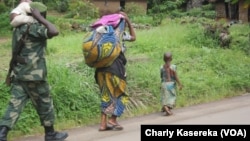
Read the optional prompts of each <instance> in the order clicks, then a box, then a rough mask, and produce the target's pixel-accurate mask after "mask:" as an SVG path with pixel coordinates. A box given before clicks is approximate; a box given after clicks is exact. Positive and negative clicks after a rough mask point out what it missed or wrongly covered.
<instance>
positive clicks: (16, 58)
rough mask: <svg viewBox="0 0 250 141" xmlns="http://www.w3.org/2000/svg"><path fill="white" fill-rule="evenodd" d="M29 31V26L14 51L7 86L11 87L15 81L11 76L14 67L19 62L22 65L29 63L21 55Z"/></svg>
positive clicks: (6, 81) (6, 80)
mask: <svg viewBox="0 0 250 141" xmlns="http://www.w3.org/2000/svg"><path fill="white" fill-rule="evenodd" d="M28 31H29V25H28V27H27V30H26V32H25V34H23V35H22V38H21V39H20V40H18V42H17V44H16V47H15V48H14V50H13V51H12V58H11V60H10V64H9V70H8V74H7V76H6V78H5V84H6V85H7V86H10V85H11V82H12V80H13V76H11V72H12V70H13V68H14V66H15V65H16V64H17V62H18V63H21V64H26V62H27V61H26V60H25V59H24V58H22V57H20V56H19V54H20V53H21V50H22V48H23V46H24V41H25V40H26V37H27V34H28Z"/></svg>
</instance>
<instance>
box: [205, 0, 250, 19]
mask: <svg viewBox="0 0 250 141" xmlns="http://www.w3.org/2000/svg"><path fill="white" fill-rule="evenodd" d="M244 1H245V0H239V2H237V3H235V4H232V3H230V2H225V0H210V2H211V3H214V4H215V10H216V14H217V15H216V17H217V19H221V18H225V19H228V20H234V21H241V22H243V23H246V22H250V8H249V7H245V6H244Z"/></svg>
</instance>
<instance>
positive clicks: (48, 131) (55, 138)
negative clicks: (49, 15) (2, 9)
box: [0, 4, 68, 141]
mask: <svg viewBox="0 0 250 141" xmlns="http://www.w3.org/2000/svg"><path fill="white" fill-rule="evenodd" d="M41 6H44V5H42V4H41ZM40 9H41V8H40ZM41 12H45V11H41V10H39V8H33V9H32V14H33V17H35V18H36V19H37V21H38V22H37V23H32V24H24V25H21V26H20V27H18V28H15V29H14V31H13V38H12V49H15V47H16V44H17V42H18V40H20V38H21V37H22V35H23V34H26V35H27V36H26V39H25V40H24V46H23V48H22V51H21V53H20V54H19V59H20V58H21V59H20V60H22V61H20V60H19V61H18V60H17V64H16V65H15V67H14V68H13V72H12V74H13V75H14V79H13V81H12V85H11V94H12V95H11V99H10V102H9V105H8V107H7V110H6V112H5V114H4V115H3V117H2V119H1V120H0V141H7V134H8V131H9V130H11V129H12V128H13V126H14V125H15V123H16V122H17V120H18V118H19V116H20V114H21V112H22V109H23V108H24V107H25V105H26V103H27V102H28V100H29V99H30V100H31V101H32V104H33V105H34V107H35V109H36V111H37V113H38V115H39V118H40V122H41V125H42V126H44V129H45V141H63V140H64V139H65V138H67V136H68V134H67V133H64V132H57V131H54V127H53V125H54V120H55V115H54V107H53V100H52V97H51V95H50V89H49V84H48V82H47V80H46V78H47V68H46V60H45V48H46V46H47V43H46V40H47V39H50V38H52V37H53V36H57V35H58V34H59V32H58V31H57V29H56V28H55V26H54V25H53V24H51V23H50V22H49V21H47V20H46V19H45V18H44V17H46V14H44V15H45V16H42V15H43V14H41Z"/></svg>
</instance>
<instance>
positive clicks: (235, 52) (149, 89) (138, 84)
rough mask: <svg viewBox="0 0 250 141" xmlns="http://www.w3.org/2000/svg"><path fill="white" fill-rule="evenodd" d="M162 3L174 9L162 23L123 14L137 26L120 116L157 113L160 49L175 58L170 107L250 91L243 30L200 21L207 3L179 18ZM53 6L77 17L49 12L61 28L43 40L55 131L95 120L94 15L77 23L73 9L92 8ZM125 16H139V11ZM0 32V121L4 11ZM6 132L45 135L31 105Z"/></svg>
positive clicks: (249, 40) (7, 40)
mask: <svg viewBox="0 0 250 141" xmlns="http://www.w3.org/2000/svg"><path fill="white" fill-rule="evenodd" d="M46 2H47V1H46ZM62 2H65V1H62ZM168 4H169V5H167V6H169V7H172V11H166V13H164V15H160V16H161V17H155V16H157V11H156V12H155V11H154V12H152V13H155V15H154V14H152V15H151V14H149V15H150V16H146V15H144V16H143V15H140V14H138V15H136V14H131V13H129V16H130V17H131V20H132V22H133V23H136V34H137V40H136V41H135V42H128V43H127V44H126V45H127V52H126V57H127V59H128V64H127V74H128V79H127V81H128V94H130V96H131V97H130V103H129V104H128V106H127V110H126V113H125V114H124V115H123V117H122V118H129V117H133V116H139V115H144V114H148V113H153V112H159V111H160V107H161V106H160V89H159V88H160V66H161V65H162V64H163V59H162V57H163V52H166V51H171V52H172V53H173V57H174V59H173V63H175V64H177V69H178V73H179V77H180V79H181V81H182V83H183V85H184V88H183V90H182V91H178V99H177V105H176V108H180V107H184V106H189V105H194V104H199V103H204V102H210V101H215V100H219V99H223V98H227V97H232V96H236V95H241V94H244V93H246V92H250V81H249V80H250V73H249V68H250V63H249V62H250V56H249V55H250V34H249V33H250V27H249V25H247V24H240V23H237V24H233V25H232V26H230V27H228V24H227V23H226V22H224V21H218V22H215V21H213V20H211V19H207V18H203V17H202V16H204V15H206V17H208V18H212V17H213V16H214V12H213V11H211V10H210V11H208V12H205V13H203V14H202V13H201V12H200V11H204V9H205V10H209V9H210V8H211V7H210V5H208V6H206V7H203V8H202V9H193V11H192V10H191V11H189V12H188V13H185V12H181V11H179V10H176V7H177V6H178V5H179V3H177V4H176V3H168ZM58 5H61V6H59V7H60V8H59V11H65V9H69V10H70V9H75V11H74V10H71V11H70V12H67V13H65V14H64V15H57V14H58V13H56V12H54V11H53V10H52V11H49V14H48V19H49V20H50V21H52V22H53V23H55V24H56V26H57V27H58V29H59V30H60V36H57V37H55V38H53V39H51V40H48V48H47V63H48V71H49V74H48V79H49V83H50V85H51V94H52V96H53V98H54V104H55V109H56V116H57V121H56V128H57V129H69V128H72V127H76V126H86V125H91V124H96V123H99V114H100V111H99V110H100V109H99V91H98V88H97V85H96V84H95V81H94V69H93V68H89V67H88V66H87V65H85V64H84V60H83V59H84V58H83V55H82V49H81V48H82V41H83V38H84V37H85V35H86V34H87V32H86V28H87V27H88V25H89V24H90V23H91V22H92V21H93V17H95V16H96V15H95V14H96V11H95V9H93V11H92V12H91V13H88V12H87V11H86V12H82V13H85V14H87V15H88V14H92V15H93V17H92V18H81V17H82V16H86V15H79V14H77V12H79V11H77V10H76V9H77V8H79V9H81V8H82V9H86V8H85V6H86V7H88V6H91V5H87V4H86V5H85V4H83V3H81V5H80V6H81V7H77V5H74V3H71V4H69V6H68V5H67V3H60V2H59V1H57V4H56V6H58ZM158 6H162V5H158ZM57 8H58V7H57ZM161 8H163V10H164V9H166V8H168V7H161ZM127 10H128V11H132V12H135V13H140V11H141V9H138V8H137V7H135V8H131V9H127ZM154 10H157V8H156V9H154ZM152 11H153V10H152ZM165 14H168V15H169V16H168V17H169V18H167V16H165ZM65 15H66V16H65ZM188 15H189V16H188ZM195 15H196V16H195ZM86 17H90V16H86ZM174 17H175V18H174ZM156 18H159V19H158V20H156ZM145 25H147V26H145ZM0 26H1V27H2V28H1V30H0V35H1V40H0V43H1V44H0V47H1V52H0V60H1V65H0V99H1V103H0V107H3V108H1V109H0V115H3V113H4V111H5V108H4V107H6V106H7V104H8V100H9V98H10V94H9V89H10V88H9V87H6V86H5V85H4V84H3V83H4V80H5V76H6V74H7V70H8V63H9V60H10V54H11V53H10V52H11V27H10V25H9V20H8V13H4V14H1V15H0ZM73 26H74V28H72V27H73ZM224 30H226V31H227V32H228V33H230V38H229V39H230V40H229V41H230V42H228V44H227V46H221V41H220V37H219V36H220V33H221V32H222V31H224ZM2 37H4V40H2ZM29 125H32V126H29ZM34 129H35V130H34ZM11 132H12V133H11V134H9V136H10V138H15V137H18V136H23V135H28V134H40V133H43V129H42V128H41V127H40V123H39V121H38V117H37V114H36V112H35V110H34V109H33V107H32V105H31V103H28V105H27V106H26V108H25V109H24V111H23V113H22V115H21V117H20V119H19V122H18V123H17V124H16V126H15V128H14V129H13V130H12V131H11Z"/></svg>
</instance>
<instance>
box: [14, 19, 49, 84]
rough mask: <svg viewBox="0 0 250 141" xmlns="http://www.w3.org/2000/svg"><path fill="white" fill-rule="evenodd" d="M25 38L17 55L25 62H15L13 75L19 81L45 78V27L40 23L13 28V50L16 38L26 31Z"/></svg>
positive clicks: (19, 37)
mask: <svg viewBox="0 0 250 141" xmlns="http://www.w3.org/2000/svg"><path fill="white" fill-rule="evenodd" d="M27 28H29V30H28V33H27V36H26V37H27V38H26V39H25V41H24V46H23V47H22V51H21V53H20V54H19V56H20V57H21V58H23V59H25V63H17V64H16V65H15V67H14V68H13V72H14V77H15V79H17V80H21V81H41V80H46V77H47V68H46V60H45V48H46V46H47V38H48V37H47V29H46V27H45V26H43V25H42V24H40V23H33V24H30V25H28V24H24V25H21V26H19V27H18V28H15V29H14V31H13V37H12V49H13V50H14V49H15V47H16V45H17V42H18V40H20V39H21V37H22V35H23V34H25V33H26V32H27Z"/></svg>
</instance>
